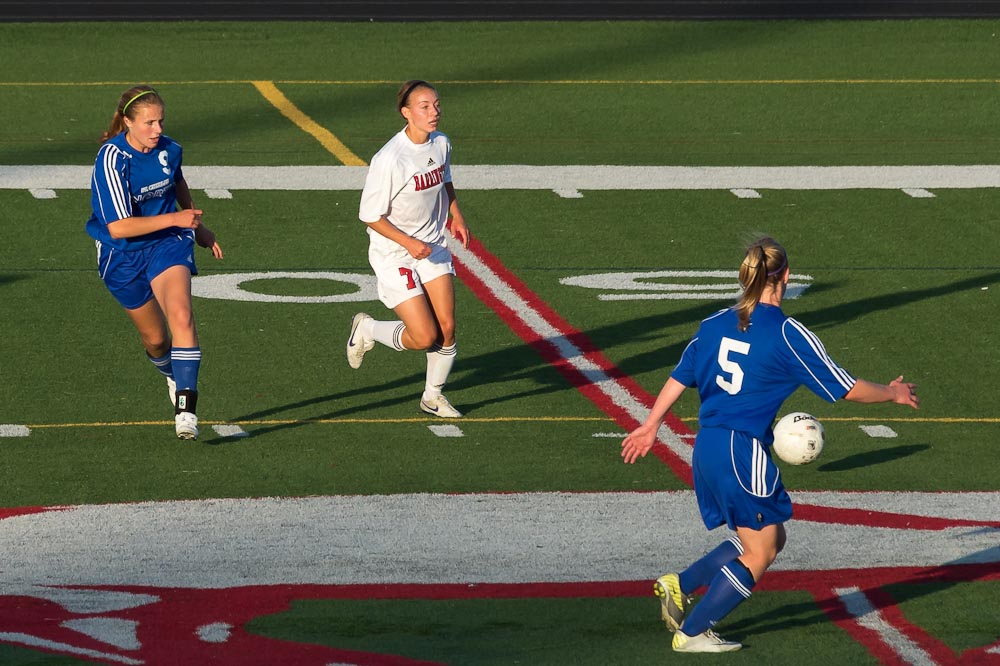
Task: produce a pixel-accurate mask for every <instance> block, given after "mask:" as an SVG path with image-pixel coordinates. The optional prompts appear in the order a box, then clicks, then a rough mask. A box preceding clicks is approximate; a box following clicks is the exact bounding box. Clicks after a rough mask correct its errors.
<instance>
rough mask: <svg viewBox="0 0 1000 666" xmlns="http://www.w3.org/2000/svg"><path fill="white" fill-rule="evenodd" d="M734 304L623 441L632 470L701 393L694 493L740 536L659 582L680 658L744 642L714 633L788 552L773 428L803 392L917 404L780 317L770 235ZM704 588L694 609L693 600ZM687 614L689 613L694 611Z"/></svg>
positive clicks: (781, 257) (781, 267) (778, 257)
mask: <svg viewBox="0 0 1000 666" xmlns="http://www.w3.org/2000/svg"><path fill="white" fill-rule="evenodd" d="M739 280H740V285H741V286H742V287H743V294H742V296H741V297H740V300H739V302H738V303H737V304H736V305H735V306H733V307H731V308H728V309H726V310H722V311H720V312H717V313H716V314H714V315H712V316H711V317H709V318H707V319H705V320H704V321H703V322H701V326H700V327H699V329H698V333H697V334H696V335H695V337H694V338H693V339H692V340H691V342H690V343H689V344H688V346H687V348H686V349H685V350H684V353H683V355H682V356H681V360H680V363H678V365H677V367H676V368H675V369H674V371H673V372H672V373H671V375H670V378H669V379H668V380H667V382H666V384H665V385H664V386H663V389H662V390H661V391H660V394H659V396H657V398H656V402H655V403H654V405H653V408H652V410H651V411H650V414H649V417H648V418H647V419H646V421H645V422H644V423H643V424H642V425H641V426H640V427H638V428H636V429H635V430H634V431H632V432H631V433H630V434H629V435H628V436H627V437H626V438H625V440H624V441H623V442H622V458H623V459H624V461H625V462H626V463H634V462H635V461H636V459H637V458H639V457H640V456H645V455H646V453H648V452H649V449H650V448H651V447H652V446H653V442H654V440H655V439H656V431H657V429H658V428H659V426H660V424H661V423H662V421H663V417H664V416H666V413H667V411H668V410H669V409H670V408H671V406H673V404H674V403H675V402H676V401H677V399H678V398H679V397H680V395H681V393H683V391H684V389H685V388H687V387H697V388H698V395H699V397H700V398H701V409H700V411H699V414H698V425H699V428H698V435H697V438H696V439H695V445H694V453H693V458H692V472H693V476H694V490H695V496H696V497H697V500H698V508H699V510H700V511H701V516H702V520H703V521H704V523H705V526H706V527H707V528H708V529H710V530H711V529H715V528H716V527H719V526H721V525H728V526H729V529H731V530H734V531H735V532H736V534H735V535H733V536H731V537H730V538H729V539H727V540H726V541H723V542H722V543H721V544H720V545H719V546H717V547H716V548H715V549H714V550H712V551H711V552H709V553H708V554H707V555H705V556H704V557H702V558H701V559H700V560H698V561H697V562H695V563H694V564H692V565H691V566H689V567H688V568H687V569H685V570H683V571H681V572H680V573H669V574H665V575H663V576H661V577H660V578H659V579H657V581H656V584H655V585H654V591H655V592H656V594H657V596H659V597H660V601H661V617H662V618H663V620H664V622H666V624H667V627H668V628H669V629H670V630H671V631H673V632H674V638H673V649H674V650H675V651H677V652H729V651H731V650H738V649H739V648H740V647H742V646H741V645H740V643H737V642H734V641H727V640H725V639H723V638H721V637H720V636H718V635H717V634H716V633H715V632H714V631H712V627H713V626H715V624H716V623H717V622H718V621H719V620H721V619H722V618H723V617H725V616H726V615H727V614H728V613H729V612H730V611H732V610H733V609H734V608H735V607H736V606H737V605H738V604H739V603H740V602H742V601H743V600H744V599H747V598H749V597H750V593H751V590H752V589H753V587H754V585H755V584H756V583H757V582H758V581H759V580H760V578H761V576H763V575H764V571H765V570H766V569H767V568H768V567H769V566H770V565H771V563H772V562H774V559H775V557H777V555H778V553H779V552H780V551H781V549H782V548H783V547H784V545H785V528H784V523H785V521H786V520H788V519H790V518H791V517H792V503H791V500H790V499H789V497H788V493H786V492H785V488H784V486H783V485H782V483H781V477H780V475H779V473H778V468H777V467H776V465H775V464H774V462H773V461H772V460H771V453H770V445H771V442H772V441H773V433H772V432H771V424H772V423H773V422H774V419H775V417H776V416H777V414H778V410H779V409H780V407H781V404H782V403H783V402H784V401H785V399H786V398H787V397H788V396H790V395H791V394H792V393H793V392H794V391H795V390H796V389H797V388H798V387H799V386H802V385H805V386H807V387H809V389H810V390H812V391H813V392H814V393H816V394H817V395H818V396H820V397H821V398H823V399H824V400H828V401H829V402H834V401H836V400H839V399H841V398H843V399H846V400H851V401H853V402H860V403H875V402H895V403H898V404H901V405H909V406H911V407H913V408H914V409H916V408H917V406H918V404H919V400H918V398H917V395H916V392H915V389H916V386H915V385H913V384H910V383H906V382H904V381H903V378H902V377H898V378H896V379H895V380H893V381H891V382H890V383H889V384H876V383H873V382H869V381H865V380H864V379H858V378H855V377H854V376H852V375H851V374H850V373H848V372H847V371H846V370H844V369H843V368H841V367H840V366H839V365H838V364H837V363H836V362H835V361H834V360H833V359H832V358H830V356H829V355H828V354H827V353H826V349H825V348H824V347H823V344H822V343H821V342H820V341H819V338H817V337H816V336H815V335H813V334H812V332H810V331H809V329H807V328H806V327H805V326H803V325H802V324H800V323H799V322H797V321H795V319H792V318H791V317H788V316H786V315H785V314H784V313H782V311H781V300H782V298H783V297H784V295H785V288H786V286H787V284H788V257H787V255H786V254H785V250H784V248H782V247H781V245H779V244H778V243H777V242H776V241H775V240H774V239H772V238H762V239H760V240H758V241H756V242H755V243H753V244H752V245H751V246H750V248H749V249H748V250H747V252H746V256H745V257H744V259H743V262H742V264H741V265H740V271H739ZM706 585H707V586H708V590H707V591H706V593H705V596H704V597H703V598H702V600H701V601H700V602H699V603H698V604H697V605H695V606H694V607H693V608H692V607H691V602H692V599H691V595H692V594H693V593H694V592H695V591H696V590H697V589H699V588H701V587H704V586H706ZM689 610H690V612H688V611H689Z"/></svg>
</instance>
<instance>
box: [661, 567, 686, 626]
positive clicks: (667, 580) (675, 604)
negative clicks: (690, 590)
mask: <svg viewBox="0 0 1000 666" xmlns="http://www.w3.org/2000/svg"><path fill="white" fill-rule="evenodd" d="M653 594H655V595H656V596H658V597H659V598H660V618H661V619H662V620H663V621H664V622H665V623H666V625H667V629H669V630H670V631H677V630H678V629H680V628H681V622H683V621H684V616H685V615H686V614H687V612H688V608H690V607H691V597H689V596H687V595H686V594H684V593H683V592H681V581H680V578H679V577H678V576H677V574H675V573H668V574H663V575H662V576H660V577H659V578H657V579H656V582H655V583H653Z"/></svg>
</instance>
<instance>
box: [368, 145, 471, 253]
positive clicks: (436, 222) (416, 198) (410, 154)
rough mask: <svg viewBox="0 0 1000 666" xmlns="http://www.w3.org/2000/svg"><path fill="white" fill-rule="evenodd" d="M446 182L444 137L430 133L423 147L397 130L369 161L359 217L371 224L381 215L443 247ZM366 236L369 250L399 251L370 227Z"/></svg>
mask: <svg viewBox="0 0 1000 666" xmlns="http://www.w3.org/2000/svg"><path fill="white" fill-rule="evenodd" d="M450 182H451V142H450V141H449V140H448V137H447V136H445V135H444V134H442V133H441V132H432V133H431V135H430V137H429V138H428V140H427V143H424V144H420V145H417V144H415V143H413V142H412V141H410V138H409V137H408V136H406V131H405V130H401V131H400V132H399V133H397V134H396V135H395V136H394V137H392V138H391V139H389V141H388V143H386V144H385V145H384V146H382V149H381V150H379V151H378V152H377V153H375V156H374V157H373V158H372V163H371V166H370V167H369V168H368V175H367V177H366V178H365V188H364V190H363V191H362V192H361V206H360V208H359V210H358V217H359V218H360V219H361V221H362V222H367V223H371V222H377V221H378V220H379V218H381V217H383V216H384V217H385V218H386V219H388V220H389V221H390V222H392V223H393V224H394V225H395V226H396V227H397V228H398V229H399V230H400V231H402V232H404V233H406V234H408V235H410V236H412V237H414V238H417V239H419V240H422V241H424V242H425V243H436V244H443V242H444V238H445V235H444V228H445V224H446V223H447V221H448V193H447V192H446V191H445V188H444V184H445V183H450ZM368 235H369V236H370V237H371V243H372V245H373V246H377V247H380V248H382V249H384V250H386V251H389V250H391V249H394V248H396V249H398V248H399V245H398V244H396V243H395V242H393V241H391V240H389V239H388V238H386V237H385V236H382V235H381V234H379V233H377V232H374V231H372V230H371V229H369V230H368Z"/></svg>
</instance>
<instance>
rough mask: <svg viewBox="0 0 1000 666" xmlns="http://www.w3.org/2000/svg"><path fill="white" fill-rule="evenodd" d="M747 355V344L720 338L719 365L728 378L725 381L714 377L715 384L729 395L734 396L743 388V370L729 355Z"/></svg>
mask: <svg viewBox="0 0 1000 666" xmlns="http://www.w3.org/2000/svg"><path fill="white" fill-rule="evenodd" d="M749 353H750V343H749V342H740V341H739V340H733V339H732V338H722V342H721V344H720V345H719V365H720V366H721V367H722V370H723V371H724V372H728V373H729V375H730V378H729V379H726V378H725V377H723V376H722V375H716V376H715V383H716V384H718V385H719V386H720V387H721V388H722V390H723V391H725V392H726V393H728V394H729V395H736V394H737V393H739V392H740V389H741V388H743V368H741V367H740V364H739V363H737V362H736V361H734V360H733V359H732V357H731V355H732V354H740V355H742V356H746V355H748V354H749Z"/></svg>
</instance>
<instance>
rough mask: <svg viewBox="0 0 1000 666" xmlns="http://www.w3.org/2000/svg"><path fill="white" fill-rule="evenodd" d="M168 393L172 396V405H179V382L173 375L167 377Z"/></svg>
mask: <svg viewBox="0 0 1000 666" xmlns="http://www.w3.org/2000/svg"><path fill="white" fill-rule="evenodd" d="M167 395H169V396H170V406H171V407H176V406H177V382H175V381H174V378H173V377H167Z"/></svg>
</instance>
